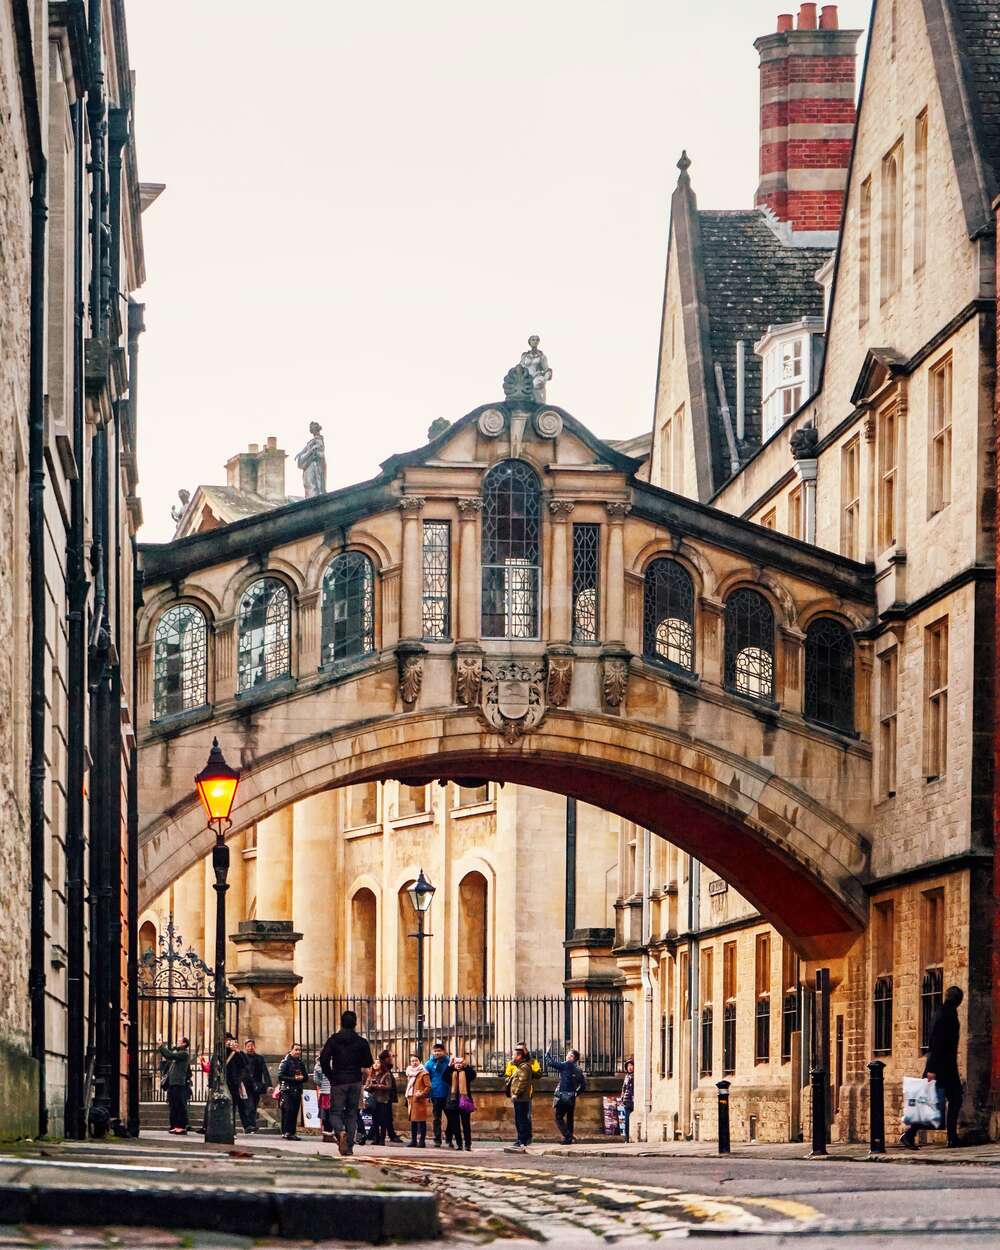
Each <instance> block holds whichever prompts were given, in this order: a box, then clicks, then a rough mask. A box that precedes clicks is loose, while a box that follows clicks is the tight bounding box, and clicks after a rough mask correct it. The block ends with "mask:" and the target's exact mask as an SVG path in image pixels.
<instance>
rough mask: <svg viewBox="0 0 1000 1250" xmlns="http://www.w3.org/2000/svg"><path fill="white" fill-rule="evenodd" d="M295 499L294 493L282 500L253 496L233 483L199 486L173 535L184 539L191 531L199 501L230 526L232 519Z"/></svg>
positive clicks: (256, 513)
mask: <svg viewBox="0 0 1000 1250" xmlns="http://www.w3.org/2000/svg"><path fill="white" fill-rule="evenodd" d="M296 498H297V496H295V495H289V496H287V497H285V498H283V499H265V498H264V496H263V495H256V494H254V493H252V492H251V491H247V490H237V489H236V488H235V487H233V486H199V487H198V488H197V490H196V491H195V493H194V495H193V496H192V498H191V501H190V503H189V504H188V506H187V507H186V508H185V509H184V514H183V516H182V517H181V519H180V521H179V522H178V524H177V529H176V531H175V533H174V538H184V537H186V536H187V534H189V533H190V532H191V529H190V526H191V523H192V521H193V520H194V511H195V509H196V508H198V505H199V504H200V503H201V502H204V503H205V504H206V505H207V507H208V508H209V509H210V511H211V512H212V515H213V516H215V517H216V518H217V520H218V521H219V522H220V523H221V524H222V525H229V524H231V523H232V522H233V521H243V520H245V519H246V518H247V517H252V516H259V515H260V514H261V513H262V512H272V511H273V510H274V509H275V508H281V507H283V506H284V505H285V504H287V503H293V502H295V500H296ZM198 511H199V516H200V514H201V510H200V509H198Z"/></svg>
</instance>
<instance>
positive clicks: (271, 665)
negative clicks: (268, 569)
mask: <svg viewBox="0 0 1000 1250" xmlns="http://www.w3.org/2000/svg"><path fill="white" fill-rule="evenodd" d="M237 615H238V619H239V626H238V629H239V632H238V635H237V638H238V641H237V646H236V656H237V670H238V683H237V689H238V691H239V692H240V693H241V694H242V693H243V692H244V691H246V690H253V689H254V687H255V686H261V685H263V684H264V683H265V682H268V681H274V680H275V679H276V678H278V677H285V676H286V675H287V674H288V673H289V672H290V671H291V661H292V648H291V635H292V628H291V627H292V607H291V599H290V597H289V594H288V587H287V586H286V585H285V583H284V582H279V581H278V579H277V578H276V577H262V578H261V579H260V580H259V581H256V582H254V583H253V584H252V585H250V586H248V587H247V589H246V590H245V591H244V592H243V598H242V599H241V600H240V608H239V612H238V614H237Z"/></svg>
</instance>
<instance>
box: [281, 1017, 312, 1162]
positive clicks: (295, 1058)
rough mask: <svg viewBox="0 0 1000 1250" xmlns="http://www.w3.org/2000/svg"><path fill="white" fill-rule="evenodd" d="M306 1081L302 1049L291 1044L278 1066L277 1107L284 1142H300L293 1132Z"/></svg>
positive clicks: (296, 1125) (297, 1119)
mask: <svg viewBox="0 0 1000 1250" xmlns="http://www.w3.org/2000/svg"><path fill="white" fill-rule="evenodd" d="M305 1079H306V1065H305V1064H304V1063H303V1062H302V1047H301V1046H300V1045H299V1043H298V1042H292V1045H291V1049H290V1050H289V1052H288V1054H287V1055H286V1056H285V1057H284V1059H282V1061H281V1063H280V1064H279V1065H278V1105H279V1106H280V1108H281V1136H282V1137H283V1138H284V1139H285V1140H286V1141H301V1140H302V1139H301V1138H300V1137H299V1135H298V1133H297V1132H296V1131H295V1130H296V1129H297V1128H298V1127H299V1109H300V1108H301V1106H302V1086H303V1083H304V1081H305Z"/></svg>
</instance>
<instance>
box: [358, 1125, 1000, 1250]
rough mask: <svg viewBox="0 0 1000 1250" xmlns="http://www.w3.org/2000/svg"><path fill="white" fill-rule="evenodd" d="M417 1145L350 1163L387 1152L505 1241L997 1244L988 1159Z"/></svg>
mask: <svg viewBox="0 0 1000 1250" xmlns="http://www.w3.org/2000/svg"><path fill="white" fill-rule="evenodd" d="M416 1153H417V1152H411V1151H409V1150H407V1151H405V1152H403V1151H400V1150H394V1151H392V1152H391V1153H390V1152H385V1153H384V1154H382V1155H380V1156H379V1158H378V1159H377V1160H376V1159H373V1158H372V1156H371V1155H370V1154H368V1152H362V1151H359V1153H358V1155H357V1156H356V1162H359V1161H361V1160H362V1159H364V1158H366V1157H367V1158H368V1159H370V1160H371V1162H370V1163H369V1165H368V1166H374V1167H378V1166H381V1165H382V1164H383V1161H384V1165H385V1166H386V1167H388V1169H389V1170H390V1172H391V1174H393V1175H394V1176H396V1177H399V1178H403V1177H405V1178H407V1179H408V1180H411V1181H416V1182H418V1183H429V1184H430V1185H432V1186H433V1188H434V1189H435V1190H436V1191H437V1192H438V1194H439V1195H440V1197H441V1199H442V1203H443V1206H444V1209H445V1211H446V1215H447V1216H449V1217H454V1216H455V1214H456V1213H458V1214H459V1216H460V1215H461V1213H462V1212H463V1211H464V1212H466V1213H467V1214H468V1215H469V1216H470V1217H471V1216H472V1215H473V1212H475V1213H476V1214H477V1215H478V1217H479V1219H478V1221H473V1220H472V1219H471V1218H470V1221H469V1223H470V1231H471V1225H472V1224H473V1223H474V1222H478V1223H480V1224H482V1225H485V1224H486V1222H487V1221H489V1220H490V1219H491V1218H492V1219H494V1220H496V1221H499V1224H498V1226H496V1227H495V1231H496V1232H497V1233H499V1234H500V1236H501V1237H509V1238H513V1241H508V1242H507V1245H508V1247H509V1250H513V1246H514V1244H516V1241H517V1240H520V1239H521V1238H522V1237H523V1238H524V1241H525V1244H529V1243H532V1242H533V1243H534V1244H537V1242H538V1240H544V1241H546V1242H549V1243H551V1244H553V1245H555V1246H579V1247H586V1246H596V1245H599V1244H600V1243H601V1242H605V1243H606V1244H616V1245H641V1244H648V1243H649V1242H651V1241H653V1240H660V1239H664V1240H673V1239H674V1238H677V1239H684V1240H690V1241H692V1242H696V1243H697V1244H698V1246H708V1247H713V1246H718V1247H722V1246H723V1245H724V1246H727V1247H730V1248H731V1247H732V1246H733V1245H734V1242H738V1243H744V1244H746V1245H747V1247H748V1248H750V1250H764V1248H765V1247H772V1246H790V1245H793V1244H798V1245H801V1246H802V1248H803V1250H820V1247H826V1246H829V1247H831V1248H832V1247H834V1246H836V1247H837V1248H838V1250H845V1248H846V1247H853V1246H857V1247H859V1248H863V1250H874V1248H875V1247H880V1248H881V1247H893V1248H895V1247H903V1246H907V1247H913V1246H927V1247H934V1248H935V1250H944V1247H948V1248H949V1250H950V1248H951V1247H955V1246H961V1247H962V1250H965V1248H966V1247H969V1248H970V1250H978V1247H980V1246H982V1247H986V1246H990V1247H1000V1168H995V1167H985V1166H975V1165H950V1166H936V1165H931V1164H921V1165H920V1166H915V1165H913V1164H906V1163H861V1162H849V1163H848V1162H835V1161H832V1160H831V1161H823V1162H819V1161H809V1160H805V1159H795V1160H768V1159H761V1160H747V1159H738V1160H719V1159H717V1158H715V1159H706V1158H692V1159H677V1158H659V1159H658V1158H655V1157H654V1158H642V1157H635V1156H631V1157H628V1158H619V1159H615V1158H600V1157H593V1156H591V1157H581V1156H576V1157H569V1156H545V1155H531V1154H529V1155H507V1154H503V1153H502V1152H499V1151H497V1152H494V1151H492V1150H487V1149H486V1148H480V1149H477V1151H475V1152H474V1153H473V1154H471V1155H461V1156H459V1155H454V1154H452V1155H449V1154H448V1153H445V1152H442V1151H437V1150H429V1151H427V1152H420V1156H419V1157H418V1158H414V1155H415V1154H416ZM425 1154H426V1157H425ZM460 1223H461V1221H460V1220H459V1224H460ZM501 1244H502V1243H501Z"/></svg>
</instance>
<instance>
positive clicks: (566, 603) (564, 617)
mask: <svg viewBox="0 0 1000 1250" xmlns="http://www.w3.org/2000/svg"><path fill="white" fill-rule="evenodd" d="M572 511H573V501H572V500H571V499H550V500H549V512H550V513H551V514H552V522H553V524H552V574H551V577H550V578H549V641H550V642H553V643H568V642H570V640H571V639H572V636H573V619H572V616H573V609H572V603H571V600H572V594H573V592H572V586H571V585H570V526H569V518H570V514H571V513H572Z"/></svg>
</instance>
